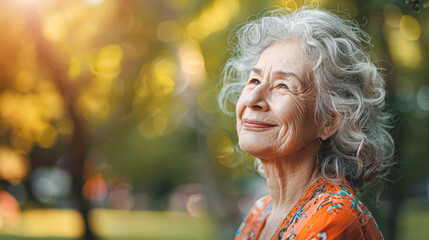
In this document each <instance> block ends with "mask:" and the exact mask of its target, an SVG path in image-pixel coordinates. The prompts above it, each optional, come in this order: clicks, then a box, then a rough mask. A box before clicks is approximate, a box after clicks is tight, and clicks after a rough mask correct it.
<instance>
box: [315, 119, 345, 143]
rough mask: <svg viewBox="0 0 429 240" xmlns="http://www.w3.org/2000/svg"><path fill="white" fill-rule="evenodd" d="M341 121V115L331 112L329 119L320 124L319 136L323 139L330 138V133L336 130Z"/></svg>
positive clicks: (332, 133)
mask: <svg viewBox="0 0 429 240" xmlns="http://www.w3.org/2000/svg"><path fill="white" fill-rule="evenodd" d="M342 121H343V116H341V115H340V114H339V113H337V112H335V113H332V114H331V119H330V121H329V122H327V123H325V124H323V126H321V129H320V133H319V137H320V138H321V139H323V140H326V139H328V138H330V137H331V136H332V135H334V134H335V133H336V132H337V130H338V128H339V127H340V124H341V122H342Z"/></svg>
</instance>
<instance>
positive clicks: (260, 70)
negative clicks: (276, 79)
mask: <svg viewBox="0 0 429 240" xmlns="http://www.w3.org/2000/svg"><path fill="white" fill-rule="evenodd" d="M250 71H251V72H255V73H256V74H258V75H260V76H262V69H259V68H252V69H251V70H250ZM274 75H275V76H282V77H289V76H291V75H292V76H293V77H295V78H296V79H298V80H299V82H300V83H301V84H302V83H303V82H302V80H301V78H300V77H299V76H298V75H297V74H296V73H293V72H283V71H275V72H274Z"/></svg>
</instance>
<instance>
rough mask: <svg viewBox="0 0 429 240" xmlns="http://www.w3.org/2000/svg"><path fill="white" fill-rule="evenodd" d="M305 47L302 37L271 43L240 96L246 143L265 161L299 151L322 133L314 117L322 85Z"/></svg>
mask: <svg viewBox="0 0 429 240" xmlns="http://www.w3.org/2000/svg"><path fill="white" fill-rule="evenodd" d="M302 49H303V48H302V47H301V46H300V42H299V41H287V42H277V43H275V44H273V45H271V46H270V47H268V48H267V49H266V50H265V51H264V52H263V53H262V55H261V56H260V58H259V60H258V62H257V64H256V65H255V66H254V68H253V70H252V71H251V73H250V76H249V80H248V82H247V84H246V86H245V87H244V89H243V91H242V93H241V96H240V98H239V100H238V102H237V106H236V114H237V115H236V117H237V133H238V136H239V144H240V147H241V148H242V149H243V150H244V151H247V152H249V153H251V154H253V155H254V156H256V157H258V158H260V159H261V160H262V161H272V160H275V159H278V158H282V157H284V156H288V155H291V154H297V153H299V152H300V151H303V150H305V148H306V147H308V146H310V145H311V143H312V142H314V141H315V140H317V138H318V137H319V135H320V134H319V131H318V127H317V124H316V121H315V117H314V105H315V98H316V88H315V86H314V82H313V81H314V80H313V78H312V74H311V68H309V67H308V66H307V64H306V62H307V60H306V56H305V54H304V53H303V50H302ZM246 120H249V121H250V122H247V123H246ZM252 121H260V122H262V123H258V122H256V123H254V122H252Z"/></svg>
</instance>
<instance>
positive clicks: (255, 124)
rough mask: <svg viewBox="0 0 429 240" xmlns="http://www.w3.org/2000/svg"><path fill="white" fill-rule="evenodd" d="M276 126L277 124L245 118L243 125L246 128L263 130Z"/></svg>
mask: <svg viewBox="0 0 429 240" xmlns="http://www.w3.org/2000/svg"><path fill="white" fill-rule="evenodd" d="M276 126H277V125H275V124H271V123H266V122H260V121H255V120H249V119H243V127H244V128H246V129H255V130H263V129H267V128H272V127H276Z"/></svg>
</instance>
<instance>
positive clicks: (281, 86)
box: [277, 83, 288, 89]
mask: <svg viewBox="0 0 429 240" xmlns="http://www.w3.org/2000/svg"><path fill="white" fill-rule="evenodd" d="M277 87H279V88H283V89H288V87H287V85H286V84H283V83H280V84H279V85H277Z"/></svg>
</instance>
